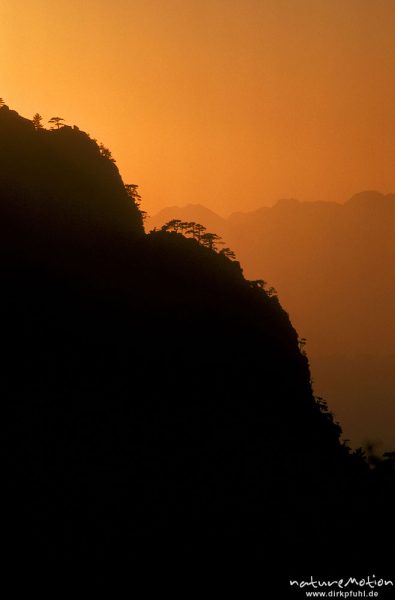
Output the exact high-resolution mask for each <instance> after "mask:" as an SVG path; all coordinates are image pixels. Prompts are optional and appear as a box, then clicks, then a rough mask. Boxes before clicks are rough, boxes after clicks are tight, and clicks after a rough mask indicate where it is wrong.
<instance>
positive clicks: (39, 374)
mask: <svg viewBox="0 0 395 600" xmlns="http://www.w3.org/2000/svg"><path fill="white" fill-rule="evenodd" d="M0 139H1V140H2V141H4V140H5V142H4V143H2V144H1V146H0V153H1V157H0V160H1V177H0V200H1V204H0V207H1V208H0V211H1V215H0V216H1V220H0V223H1V225H0V228H1V231H0V233H1V244H2V254H1V255H2V273H3V274H2V289H3V294H2V312H1V314H2V342H3V347H4V349H5V350H6V352H5V356H6V357H5V359H4V360H3V363H2V371H3V372H2V379H1V382H2V383H1V385H2V398H3V418H2V428H3V439H5V443H6V449H7V455H6V464H5V468H4V471H3V473H4V474H3V483H4V484H5V485H4V489H5V490H6V492H5V494H6V497H7V501H8V508H7V510H6V512H5V516H6V519H5V520H6V527H5V528H4V531H5V533H4V541H3V543H4V544H6V545H7V548H8V549H9V552H11V553H12V552H15V553H16V555H17V554H18V552H20V540H23V550H24V552H31V553H33V552H34V553H35V554H36V555H37V554H39V555H44V556H53V555H55V556H58V557H69V558H70V557H76V556H89V557H91V556H92V555H94V556H105V555H106V554H107V553H114V552H116V553H121V554H122V555H124V556H126V557H127V556H132V554H133V553H134V552H136V540H137V539H139V537H140V536H144V537H147V536H152V535H158V534H159V535H160V536H162V542H163V540H165V544H164V545H165V546H166V547H167V551H169V548H170V547H171V545H172V543H173V542H175V541H177V544H178V547H179V549H182V548H186V549H187V548H189V549H193V550H194V551H198V552H206V553H207V552H209V551H210V545H211V544H210V542H209V539H210V536H214V537H215V538H216V539H219V540H224V539H225V538H227V537H229V539H236V538H234V536H248V538H249V542H248V549H249V551H250V552H252V551H256V552H258V554H259V552H263V551H264V550H265V548H267V547H270V548H271V549H272V550H273V552H274V551H275V550H274V548H275V547H276V546H277V547H280V549H281V556H282V560H283V561H284V569H286V568H288V567H289V566H290V565H293V564H295V561H294V557H295V554H297V555H299V556H301V557H303V558H304V559H305V560H313V559H314V556H317V553H318V554H320V556H321V559H322V561H323V563H324V565H327V566H328V565H329V564H330V563H329V562H328V561H329V557H330V556H331V553H332V552H333V551H334V549H335V548H336V552H338V553H340V554H341V553H342V552H343V551H342V549H341V548H343V550H344V554H346V557H347V556H351V555H352V557H354V558H358V559H361V560H362V559H363V558H364V557H363V554H364V552H363V551H362V543H364V544H365V546H364V547H366V543H367V544H368V545H369V544H370V545H377V544H379V543H380V542H379V538H378V536H377V535H375V531H374V530H373V529H372V528H369V530H368V531H367V530H366V528H365V527H364V524H365V523H366V513H367V511H373V513H374V514H375V517H377V523H376V528H375V529H376V530H379V529H380V527H384V525H385V527H386V528H387V531H390V530H391V531H393V529H391V527H393V522H392V520H391V518H390V514H391V512H392V506H393V505H392V503H393V499H394V482H393V478H392V475H391V473H390V471H388V472H387V471H386V472H385V474H384V473H382V474H380V475H379V474H378V471H377V470H374V476H373V475H372V473H373V471H371V470H370V469H369V466H368V464H367V463H366V461H365V460H364V458H363V457H362V456H361V455H360V453H351V452H350V451H349V449H348V448H347V446H345V445H344V444H342V443H341V442H340V440H339V435H340V426H339V425H338V424H337V423H335V422H334V420H333V418H332V416H331V414H330V413H329V412H328V411H327V410H325V406H324V405H323V403H322V401H320V400H319V399H316V398H315V397H314V394H313V391H312V388H311V382H310V373H309V365H308V360H307V357H306V356H305V354H304V353H303V352H301V351H300V348H299V341H300V340H299V339H298V335H297V333H296V331H295V330H294V328H293V327H292V325H291V323H290V321H289V318H288V315H287V314H286V313H285V312H284V310H283V309H282V308H281V305H280V303H279V300H278V298H277V296H275V295H274V294H273V293H267V292H266V291H265V289H264V285H263V282H262V283H260V284H258V283H255V284H251V282H248V281H246V280H245V279H244V277H243V273H242V270H241V268H240V265H239V263H237V262H236V261H234V260H230V259H229V258H228V257H227V256H225V255H224V254H223V253H222V254H221V253H219V252H214V251H213V250H212V249H210V247H209V246H208V247H205V246H202V245H201V244H199V243H197V242H196V240H195V239H193V238H186V237H184V236H180V235H174V234H172V233H168V232H166V231H154V232H151V233H150V234H148V235H145V234H144V233H143V228H142V216H141V214H140V212H139V209H138V207H137V206H136V200H137V201H139V199H138V197H137V196H136V194H137V189H136V188H135V187H133V186H132V187H129V189H127V188H126V189H125V186H124V184H123V183H122V181H121V179H120V176H119V173H118V171H117V168H116V166H115V165H114V163H113V162H112V161H110V160H108V159H107V158H106V157H103V156H102V155H101V153H100V150H99V148H98V146H97V144H96V143H95V142H94V141H93V140H91V139H90V138H89V136H87V135H86V134H84V133H82V132H80V131H79V130H78V129H77V128H70V127H67V126H64V127H60V128H59V129H55V130H53V131H41V130H40V131H37V130H36V129H35V128H34V126H33V124H32V123H31V122H30V121H27V120H25V119H22V118H21V117H19V116H18V115H17V114H16V113H13V112H12V111H9V110H8V108H6V107H3V108H1V109H0ZM136 536H137V537H136ZM232 536H233V537H232ZM343 540H345V544H347V546H345V545H342V544H343ZM137 545H138V544H137ZM350 545H351V546H350ZM339 546H340V550H339ZM239 550H240V548H239ZM137 551H138V549H137ZM378 555H379V554H377V556H378ZM322 561H321V562H322ZM309 564H310V563H309Z"/></svg>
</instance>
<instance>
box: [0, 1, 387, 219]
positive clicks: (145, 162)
mask: <svg viewBox="0 0 395 600" xmlns="http://www.w3.org/2000/svg"><path fill="white" fill-rule="evenodd" d="M394 31H395V5H394V2H393V0H374V1H368V0H330V1H329V0H328V1H325V0H298V1H297V2H296V1H295V0H199V1H197V0H129V1H126V0H117V1H116V2H113V3H109V2H104V1H102V0H86V1H85V2H77V1H75V0H67V2H66V1H65V0H58V2H57V3H56V4H54V3H53V2H50V1H49V0H23V1H21V0H13V2H2V3H1V5H0V76H1V77H0V84H1V91H0V92H1V95H2V96H3V97H4V99H5V101H6V102H7V104H9V105H10V106H12V107H13V108H15V109H16V110H18V111H19V112H20V113H21V114H23V115H25V116H29V115H31V116H33V114H34V113H35V112H39V113H41V114H42V115H43V117H44V119H45V121H47V120H48V119H49V118H50V117H52V116H54V113H56V115H57V116H61V117H64V118H65V120H66V122H67V123H69V124H74V123H76V124H78V126H79V127H80V128H81V129H84V130H86V131H88V132H90V133H91V134H92V135H94V136H95V137H97V138H98V140H99V141H100V142H103V143H104V144H105V145H106V146H108V147H109V148H110V149H111V151H112V153H113V155H114V157H115V158H116V160H117V164H118V166H119V168H120V171H121V174H122V176H123V178H124V180H125V181H126V182H130V183H137V184H139V185H140V189H141V193H142V195H143V198H144V208H145V209H146V210H148V212H150V213H155V212H156V211H158V210H160V209H161V208H163V207H164V206H168V205H169V204H172V205H174V204H185V203H188V202H192V203H196V202H203V203H204V204H205V205H206V206H208V207H210V208H212V209H213V210H216V211H218V212H220V213H222V214H228V213H230V212H232V211H235V210H252V209H254V208H257V207H259V206H262V205H265V204H272V203H273V202H274V201H275V200H276V199H278V198H281V197H297V198H300V199H302V200H336V201H343V200H346V199H347V198H348V197H350V196H351V195H352V194H353V193H355V192H356V191H359V190H363V189H380V190H382V191H383V192H390V191H392V190H393V189H394V188H395V177H394V169H393V166H394V157H395V152H394V141H393V140H394V139H395V117H394V110H393V107H394V104H395V84H394V61H395V58H394V57H395V42H394V39H395V38H394Z"/></svg>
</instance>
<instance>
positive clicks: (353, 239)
mask: <svg viewBox="0 0 395 600" xmlns="http://www.w3.org/2000/svg"><path fill="white" fill-rule="evenodd" d="M170 218H179V219H181V220H185V221H192V220H197V221H198V222H200V223H202V224H203V225H205V226H206V227H207V228H208V229H209V230H210V231H215V232H216V233H218V234H219V235H221V236H222V237H223V239H224V240H225V242H226V245H227V246H230V248H231V249H232V250H234V251H235V253H236V256H237V258H238V260H240V262H241V264H242V265H243V269H244V272H245V274H246V276H247V277H251V278H253V279H257V278H263V279H265V280H267V281H268V283H269V285H272V286H274V287H275V288H276V289H277V291H278V293H279V297H280V299H281V303H282V304H283V306H284V307H285V309H286V310H287V311H288V313H289V315H290V317H291V319H292V322H293V323H294V324H295V326H296V329H297V330H298V332H299V334H300V336H301V337H304V338H306V339H307V346H306V349H307V352H308V355H309V357H310V359H311V363H312V374H313V379H314V383H315V389H316V391H317V393H319V394H320V395H323V396H324V397H325V398H326V399H327V400H328V402H329V405H330V407H331V408H332V409H333V410H334V411H335V413H336V415H338V417H339V418H340V419H341V422H342V424H343V427H344V430H345V434H346V437H347V438H351V440H352V442H353V444H354V445H359V444H361V443H364V442H365V441H366V440H370V441H382V442H384V444H385V446H386V447H387V448H388V447H393V446H395V420H394V403H395V358H394V357H395V313H394V306H395V278H394V277H393V273H394V272H395V195H391V194H388V195H386V196H385V195H383V194H380V193H379V192H363V193H360V194H356V195H355V196H353V197H352V198H351V199H350V200H349V201H348V202H346V203H345V204H336V203H323V202H312V203H307V202H299V201H297V200H282V201H279V202H278V203H277V204H276V205H275V206H274V207H272V208H262V209H260V210H257V211H254V212H251V213H242V212H240V213H236V214H233V215H231V216H230V217H229V218H228V219H222V218H221V217H219V216H218V215H215V214H214V213H212V211H210V210H208V209H205V208H204V207H203V206H194V205H189V206H186V207H184V208H177V207H173V208H169V209H165V210H164V211H162V212H161V213H159V214H158V215H156V216H155V217H153V218H151V219H150V220H149V223H148V229H149V228H151V227H160V226H161V225H162V224H163V223H164V222H166V221H168V220H169V219H170ZM369 356H371V357H372V360H371V361H369V359H368V357H369ZM343 357H344V359H343ZM381 357H382V360H381ZM347 365H349V368H347ZM351 365H352V366H351ZM380 365H382V366H380ZM384 371H385V373H384ZM357 381H358V383H357ZM359 415H365V416H364V417H363V418H359Z"/></svg>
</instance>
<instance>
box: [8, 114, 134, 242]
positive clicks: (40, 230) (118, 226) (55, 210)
mask: <svg viewBox="0 0 395 600" xmlns="http://www.w3.org/2000/svg"><path fill="white" fill-rule="evenodd" d="M0 139H1V145H0V164H1V169H0V195H1V197H2V203H1V218H2V223H3V229H6V227H5V223H6V222H7V221H8V222H9V223H10V225H9V226H14V227H18V228H19V230H20V231H21V232H22V231H24V234H25V235H29V232H32V235H35V236H36V238H37V237H38V236H39V235H43V236H44V237H48V235H49V236H51V237H52V238H53V240H55V239H56V238H58V237H59V236H60V238H61V241H62V243H67V241H68V242H70V240H71V239H73V238H74V240H75V242H77V240H78V239H80V238H83V237H84V236H86V235H91V236H100V235H102V234H103V233H106V234H107V233H108V232H111V233H114V234H117V235H122V234H123V235H125V234H127V236H128V237H134V236H136V235H141V234H142V233H143V227H142V220H141V215H140V213H139V211H138V210H137V208H136V206H134V205H133V203H132V202H131V201H129V202H128V197H127V194H126V191H125V187H124V185H123V182H122V180H121V177H120V175H119V172H118V169H117V168H116V166H115V164H114V163H113V162H112V161H111V160H109V159H108V158H105V157H104V156H102V154H101V152H100V149H99V146H98V145H97V143H96V142H95V141H94V140H92V139H91V138H90V137H89V136H88V135H87V134H86V133H83V132H81V131H80V130H79V129H78V128H77V127H68V126H65V127H61V128H60V129H55V130H52V131H47V130H44V129H40V130H36V129H35V128H34V126H33V123H32V122H31V121H29V120H27V119H23V118H22V117H20V116H19V115H18V114H17V113H16V112H15V111H12V110H9V108H8V107H7V106H3V107H2V108H0ZM63 232H65V235H64V236H63ZM3 233H4V232H3ZM35 241H37V239H36V240H35Z"/></svg>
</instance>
